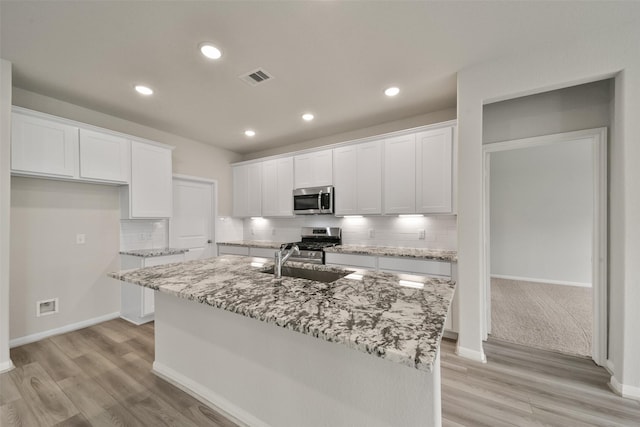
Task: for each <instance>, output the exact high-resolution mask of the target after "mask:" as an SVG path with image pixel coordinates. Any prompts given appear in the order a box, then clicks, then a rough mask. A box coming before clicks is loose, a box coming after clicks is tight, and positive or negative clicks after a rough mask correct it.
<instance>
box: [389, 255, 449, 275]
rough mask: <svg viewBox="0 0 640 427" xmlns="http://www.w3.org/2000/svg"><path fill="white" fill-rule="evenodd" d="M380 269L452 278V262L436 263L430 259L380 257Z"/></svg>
mask: <svg viewBox="0 0 640 427" xmlns="http://www.w3.org/2000/svg"><path fill="white" fill-rule="evenodd" d="M378 268H379V269H380V270H387V271H394V272H403V273H417V274H427V275H432V276H446V277H451V263H450V262H445V261H434V260H429V259H407V258H395V257H380V258H379V259H378Z"/></svg>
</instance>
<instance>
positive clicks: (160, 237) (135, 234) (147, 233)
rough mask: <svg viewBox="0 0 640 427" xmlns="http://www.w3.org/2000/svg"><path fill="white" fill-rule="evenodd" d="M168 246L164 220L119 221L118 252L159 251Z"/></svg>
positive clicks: (167, 230)
mask: <svg viewBox="0 0 640 427" xmlns="http://www.w3.org/2000/svg"><path fill="white" fill-rule="evenodd" d="M168 246H169V227H168V221H167V220H166V219H161V220H140V219H134V220H124V219H123V220H120V250H121V251H130V250H136V249H160V248H166V247H168Z"/></svg>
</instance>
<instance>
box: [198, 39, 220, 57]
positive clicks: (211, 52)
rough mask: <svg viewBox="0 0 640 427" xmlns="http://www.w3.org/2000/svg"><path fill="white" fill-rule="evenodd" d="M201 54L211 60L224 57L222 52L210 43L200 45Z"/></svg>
mask: <svg viewBox="0 0 640 427" xmlns="http://www.w3.org/2000/svg"><path fill="white" fill-rule="evenodd" d="M200 52H201V53H202V54H203V55H204V56H206V57H207V58H209V59H219V58H220V57H221V56H222V51H221V50H220V49H218V48H217V47H215V46H214V45H212V44H211V43H208V42H204V43H200Z"/></svg>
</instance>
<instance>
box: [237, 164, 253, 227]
mask: <svg viewBox="0 0 640 427" xmlns="http://www.w3.org/2000/svg"><path fill="white" fill-rule="evenodd" d="M248 171H249V169H248V167H247V165H240V166H234V167H233V216H235V217H245V216H248V215H247V211H248V204H247V203H248V201H249V198H248V196H247V189H248V186H249V178H248Z"/></svg>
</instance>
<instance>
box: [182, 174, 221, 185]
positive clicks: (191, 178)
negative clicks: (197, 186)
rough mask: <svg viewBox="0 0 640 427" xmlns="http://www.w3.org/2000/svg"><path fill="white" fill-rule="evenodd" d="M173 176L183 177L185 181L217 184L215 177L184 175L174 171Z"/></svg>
mask: <svg viewBox="0 0 640 427" xmlns="http://www.w3.org/2000/svg"><path fill="white" fill-rule="evenodd" d="M173 177H174V178H177V179H184V180H187V181H195V182H204V183H206V184H215V185H218V180H217V179H211V178H202V177H199V176H193V175H184V174H181V173H174V174H173Z"/></svg>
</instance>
